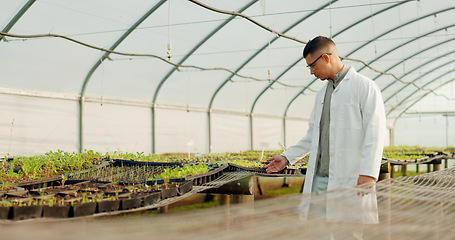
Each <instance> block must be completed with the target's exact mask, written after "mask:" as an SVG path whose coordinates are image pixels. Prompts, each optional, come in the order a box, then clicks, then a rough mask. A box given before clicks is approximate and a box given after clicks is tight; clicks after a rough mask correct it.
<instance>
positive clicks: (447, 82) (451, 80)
mask: <svg viewBox="0 0 455 240" xmlns="http://www.w3.org/2000/svg"><path fill="white" fill-rule="evenodd" d="M453 81H455V78H452V79H450V80H449V81H446V82H444V83H443V84H441V85H439V86H438V87H436V88H433V89H432V91H436V90H437V89H439V88H441V87H443V86H444V85H447V84H449V83H451V82H453ZM430 93H431V92H427V93H425V94H424V95H422V96H420V97H419V98H418V99H417V100H415V101H414V102H413V103H412V104H411V105H409V106H408V107H406V108H405V109H404V110H403V111H402V112H401V113H400V114H398V116H397V117H396V118H395V121H396V120H397V119H398V118H400V117H401V115H403V114H404V113H405V112H406V111H407V110H408V109H409V108H411V107H412V106H414V105H415V104H416V103H418V102H420V100H422V99H423V98H424V97H426V96H427V95H428V94H430ZM394 124H395V123H394Z"/></svg>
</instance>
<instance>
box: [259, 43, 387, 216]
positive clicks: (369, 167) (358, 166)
mask: <svg viewBox="0 0 455 240" xmlns="http://www.w3.org/2000/svg"><path fill="white" fill-rule="evenodd" d="M303 56H304V58H305V60H306V62H307V64H308V66H307V67H308V68H309V69H310V72H311V74H313V75H314V76H315V77H317V78H319V79H321V80H322V81H326V82H327V84H326V85H325V86H324V87H323V88H322V89H321V90H320V91H319V92H318V94H317V95H316V99H315V103H314V108H313V112H312V113H311V116H310V120H309V128H308V132H307V134H306V136H305V137H303V138H302V139H301V140H300V141H299V142H298V143H297V144H296V145H294V146H291V147H289V148H287V150H286V151H284V152H283V153H282V154H281V155H275V156H273V157H271V158H269V159H268V160H267V161H269V162H270V163H269V164H267V165H266V167H267V172H268V173H272V172H277V171H280V170H282V169H283V168H284V167H285V166H286V165H288V164H290V165H292V164H294V163H295V162H296V161H298V160H299V159H300V158H301V157H302V156H303V155H304V154H305V153H307V152H310V157H309V161H308V168H307V173H306V178H305V183H304V190H303V192H304V194H305V193H311V192H320V191H325V190H333V189H336V188H339V187H343V186H357V185H361V184H364V183H370V184H374V182H376V181H377V180H378V177H379V171H380V166H381V159H382V151H383V146H384V138H385V132H386V127H385V123H386V119H385V112H384V102H383V99H382V95H381V91H380V90H379V88H378V86H377V85H376V83H375V82H373V81H372V80H371V79H369V78H367V77H365V76H363V75H361V74H359V73H357V72H356V71H355V70H354V68H352V67H347V66H345V65H344V64H343V63H342V62H341V60H340V58H339V56H338V53H337V49H336V46H335V43H334V42H333V41H332V40H331V39H328V38H326V37H321V36H319V37H316V38H314V39H313V40H311V41H310V42H308V44H307V45H306V46H305V49H304V52H303ZM369 197H370V198H371V197H372V196H369ZM329 207H330V206H329V203H328V202H327V221H330V216H329V214H330V212H333V211H329V209H328V208H329ZM376 215H377V214H376ZM335 218H336V217H335ZM367 219H369V220H370V221H367V222H375V221H377V216H376V217H373V221H371V219H372V218H371V217H369V218H368V217H367ZM375 219H376V220H375ZM363 220H365V218H363Z"/></svg>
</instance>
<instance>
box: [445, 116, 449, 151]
mask: <svg viewBox="0 0 455 240" xmlns="http://www.w3.org/2000/svg"><path fill="white" fill-rule="evenodd" d="M445 117H446V148H448V147H449V114H448V113H446V114H445Z"/></svg>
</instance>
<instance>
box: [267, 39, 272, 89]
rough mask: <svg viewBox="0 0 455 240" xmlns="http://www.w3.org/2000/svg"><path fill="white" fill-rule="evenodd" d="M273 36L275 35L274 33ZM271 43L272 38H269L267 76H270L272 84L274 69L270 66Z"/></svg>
mask: <svg viewBox="0 0 455 240" xmlns="http://www.w3.org/2000/svg"><path fill="white" fill-rule="evenodd" d="M272 34H273V33H272ZM270 41H271V38H269V46H268V48H267V54H268V56H267V58H268V59H267V61H268V71H267V74H268V78H269V83H271V82H272V67H271V64H270Z"/></svg>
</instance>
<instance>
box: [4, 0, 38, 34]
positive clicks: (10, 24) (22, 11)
mask: <svg viewBox="0 0 455 240" xmlns="http://www.w3.org/2000/svg"><path fill="white" fill-rule="evenodd" d="M35 1H36V0H29V1H28V2H27V3H25V5H24V6H23V7H22V8H21V9H20V10H19V12H17V13H16V15H14V17H13V18H12V19H11V21H9V22H8V24H6V26H5V27H4V28H3V30H2V32H4V33H7V32H9V30H11V28H13V26H14V25H15V24H16V23H17V21H19V19H20V18H21V17H22V16H23V15H24V14H25V12H27V10H28V9H29V8H30V7H31V6H32V5H33V3H35ZM4 37H5V36H3V35H0V41H1V40H3V38H4Z"/></svg>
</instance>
